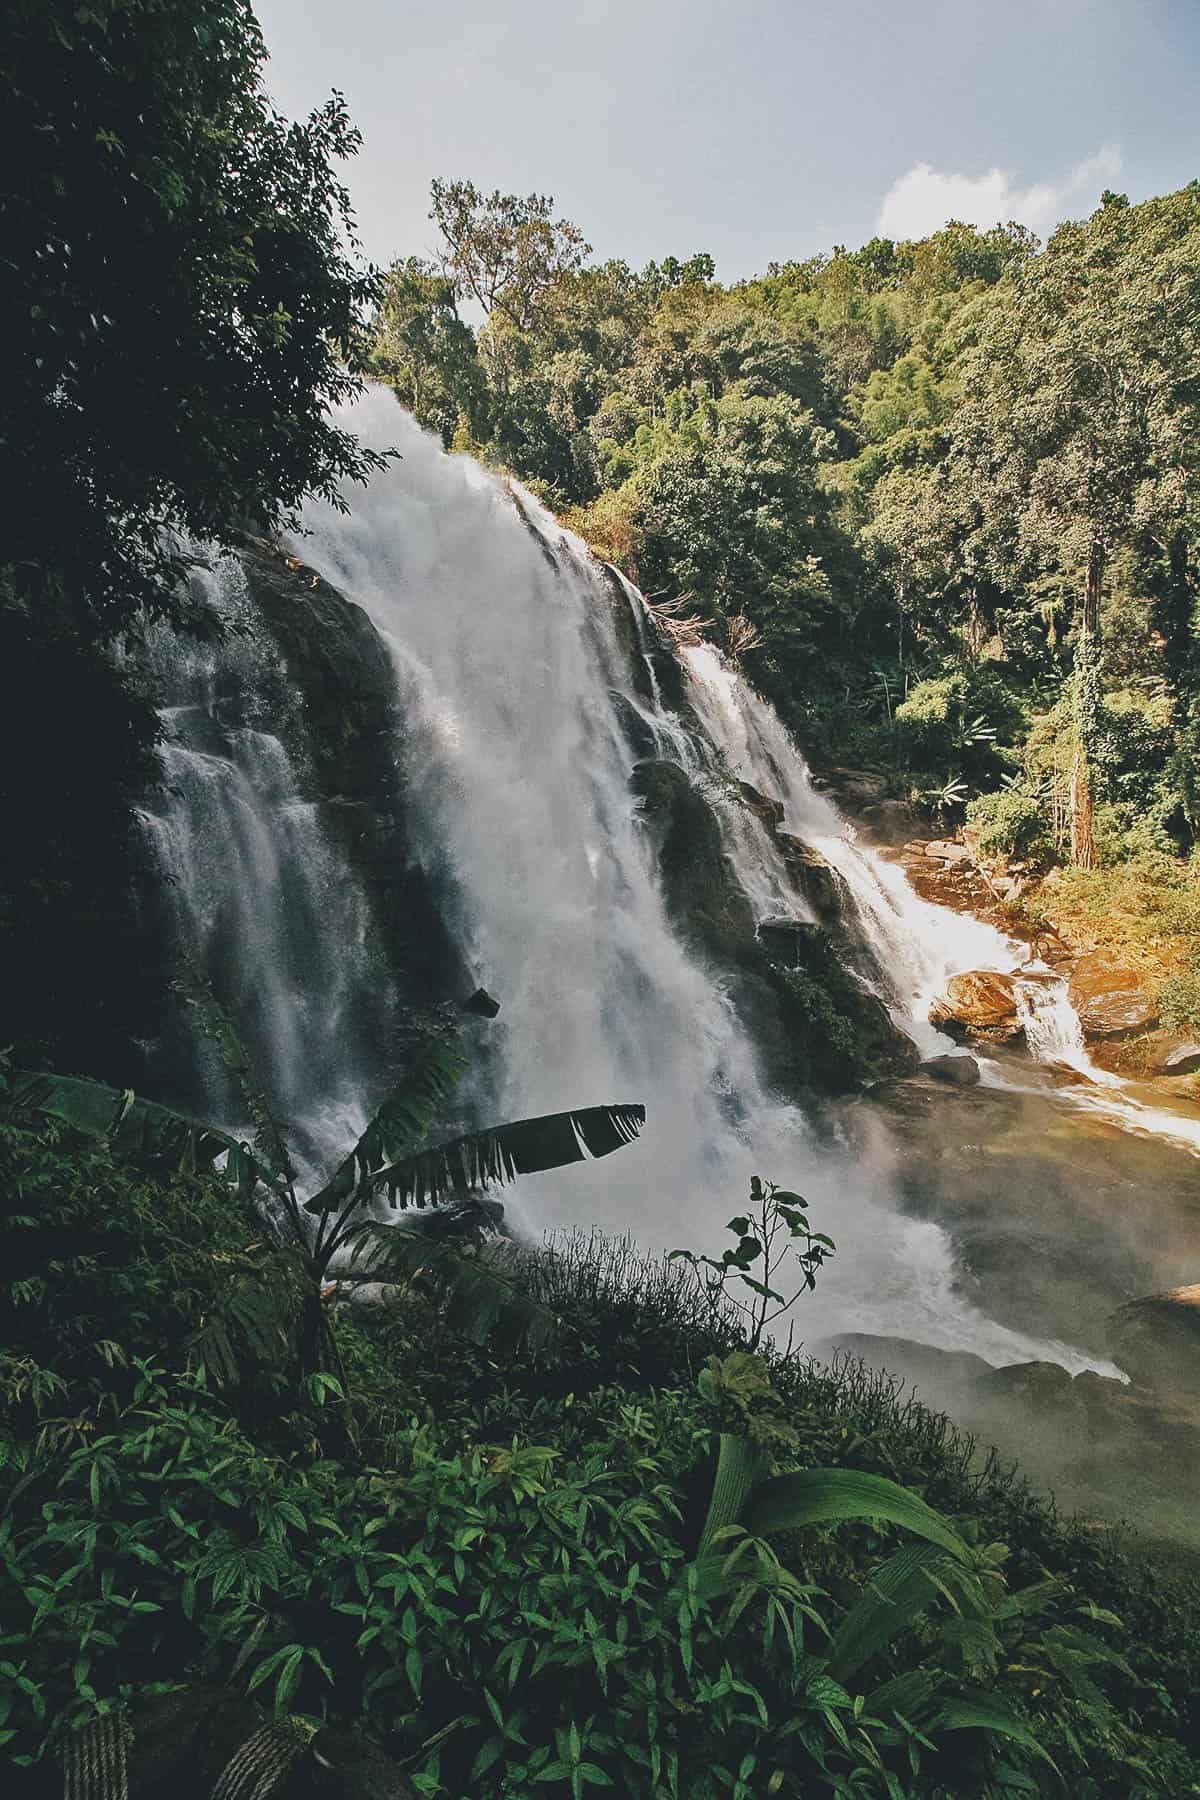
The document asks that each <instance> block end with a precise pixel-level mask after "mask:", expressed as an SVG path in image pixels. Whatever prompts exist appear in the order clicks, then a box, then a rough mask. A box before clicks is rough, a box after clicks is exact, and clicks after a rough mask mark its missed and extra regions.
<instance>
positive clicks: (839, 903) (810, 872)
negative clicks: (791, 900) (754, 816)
mask: <svg viewBox="0 0 1200 1800" xmlns="http://www.w3.org/2000/svg"><path fill="white" fill-rule="evenodd" d="M776 841H777V842H778V844H779V847H780V849H781V850H782V851H783V860H784V862H785V863H786V864H787V870H788V874H789V875H790V876H791V878H792V880H793V881H794V882H795V884H796V887H797V888H798V889H799V891H800V893H801V894H803V896H804V898H805V899H806V900H807V901H808V904H809V905H810V906H811V907H812V909H813V911H814V912H815V913H816V915H817V917H818V919H821V920H823V921H824V923H825V924H827V925H832V924H833V923H834V922H835V921H836V920H838V919H840V918H841V916H842V913H843V911H844V910H845V901H846V884H845V882H844V881H843V880H842V878H841V876H840V875H839V874H838V872H837V870H836V869H835V868H834V866H833V864H832V863H831V862H830V861H829V859H828V858H827V857H824V856H822V855H821V852H820V851H819V850H814V849H813V848H812V847H811V845H809V844H806V843H805V842H804V841H803V839H801V838H798V837H793V836H792V834H791V832H790V831H781V832H779V833H778V834H777V839H776Z"/></svg>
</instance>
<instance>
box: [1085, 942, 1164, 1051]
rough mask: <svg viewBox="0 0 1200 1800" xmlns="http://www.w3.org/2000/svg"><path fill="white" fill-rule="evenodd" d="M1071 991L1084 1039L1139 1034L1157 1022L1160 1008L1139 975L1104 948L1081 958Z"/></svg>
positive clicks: (1134, 1035) (1148, 1029)
mask: <svg viewBox="0 0 1200 1800" xmlns="http://www.w3.org/2000/svg"><path fill="white" fill-rule="evenodd" d="M1070 994H1071V1004H1072V1005H1073V1006H1074V1008H1075V1010H1076V1012H1077V1013H1078V1014H1079V1022H1080V1024H1081V1025H1082V1026H1083V1035H1084V1037H1085V1038H1088V1039H1103V1038H1129V1037H1136V1036H1137V1035H1138V1034H1139V1032H1143V1031H1151V1030H1153V1029H1154V1027H1155V1026H1156V1025H1157V1024H1158V1008H1157V1007H1156V1006H1155V1004H1154V1002H1153V1000H1152V999H1151V998H1150V996H1149V995H1148V994H1147V993H1146V991H1145V989H1144V988H1143V987H1142V985H1141V981H1140V978H1139V977H1138V976H1137V975H1136V974H1135V973H1134V972H1133V971H1132V970H1130V969H1122V968H1119V967H1117V966H1116V964H1114V963H1112V962H1110V961H1109V959H1108V958H1107V957H1106V956H1105V955H1104V954H1103V952H1102V951H1094V952H1093V953H1092V954H1091V955H1090V956H1081V957H1080V959H1079V961H1078V962H1077V963H1076V964H1075V967H1074V969H1073V970H1072V971H1071V987H1070Z"/></svg>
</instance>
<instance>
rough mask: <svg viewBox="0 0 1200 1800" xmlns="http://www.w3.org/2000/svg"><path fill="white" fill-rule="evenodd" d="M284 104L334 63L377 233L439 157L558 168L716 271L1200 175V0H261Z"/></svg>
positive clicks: (562, 185)
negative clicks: (703, 257)
mask: <svg viewBox="0 0 1200 1800" xmlns="http://www.w3.org/2000/svg"><path fill="white" fill-rule="evenodd" d="M255 10H256V12H257V13H258V16H259V20H260V22H261V24H262V27H263V31H264V34H265V36H266V39H267V44H268V46H269V48H270V51H271V62H270V64H269V67H268V71H267V83H268V87H269V89H270V91H271V94H272V97H273V98H274V100H275V102H276V104H277V105H278V106H279V107H280V109H281V110H282V111H284V112H285V113H288V114H290V115H292V116H297V115H300V114H304V113H307V112H308V111H309V110H310V109H311V108H312V107H314V106H316V105H319V104H320V102H321V101H322V100H323V99H324V98H325V97H326V96H327V95H328V93H329V90H330V89H331V88H333V87H336V88H338V89H340V90H341V91H342V92H343V93H344V94H345V95H346V98H347V101H348V103H349V107H350V111H351V114H352V116H353V118H354V120H355V123H356V124H357V125H358V126H359V128H360V129H361V131H362V133H363V137H364V145H363V149H362V152H361V154H360V155H359V156H358V158H357V159H356V160H355V161H354V162H353V163H351V164H350V165H349V167H348V169H347V171H346V176H347V180H348V184H349V187H350V189H351V193H352V194H353V196H354V202H355V206H356V210H357V213H358V219H359V228H360V232H361V235H362V239H363V243H364V246H365V248H366V251H367V253H368V255H369V256H370V257H371V259H372V260H373V261H376V262H379V263H388V262H391V261H393V260H394V259H395V258H396V257H398V256H409V255H428V254H431V253H432V252H433V251H434V250H435V248H436V233H435V231H434V228H433V226H432V225H430V224H429V222H428V212H429V198H428V196H429V184H430V181H431V180H432V179H433V177H434V176H442V177H445V178H447V179H455V178H459V177H465V178H469V179H470V180H472V181H474V182H475V183H476V185H477V186H479V187H481V188H483V189H485V190H487V191H491V190H492V189H493V188H500V189H501V190H503V191H504V192H506V193H521V194H526V193H530V192H534V191H536V192H538V193H545V194H551V195H553V196H554V199H555V202H556V210H557V211H558V212H559V213H560V214H562V215H565V216H566V217H568V218H570V219H573V220H574V221H575V222H576V223H577V224H578V225H579V226H580V227H581V228H582V229H583V231H584V233H585V235H586V236H587V238H588V240H589V241H590V242H591V244H592V245H593V246H594V247H595V250H596V253H597V255H598V256H599V257H600V258H601V259H603V258H607V257H610V256H618V257H623V258H624V259H625V260H626V261H627V262H629V263H631V264H632V265H634V266H635V267H640V266H641V265H642V264H644V263H646V262H648V261H650V260H651V259H655V260H659V259H661V258H662V257H663V256H666V255H675V256H678V257H680V258H686V257H687V256H690V255H691V254H693V253H694V252H696V251H699V250H707V251H709V252H710V253H711V254H712V255H713V256H714V257H715V259H716V263H717V274H718V276H719V277H720V278H721V279H724V280H727V281H731V280H736V279H738V278H740V277H743V276H747V275H751V274H754V273H756V272H759V271H761V270H763V269H765V268H766V266H767V264H768V263H770V262H772V261H780V262H782V261H787V260H788V259H790V258H802V257H805V256H809V255H812V254H814V253H815V252H816V251H819V250H828V249H830V248H832V246H833V245H834V244H837V243H841V244H846V245H848V246H850V247H854V246H856V245H858V244H861V243H864V242H865V241H866V240H867V239H868V238H869V237H871V236H873V235H874V234H875V233H876V232H882V233H883V234H884V235H886V236H889V237H896V238H902V237H919V236H923V235H925V234H926V233H927V232H929V231H932V230H936V229H937V227H938V226H939V225H941V224H943V223H944V222H945V220H946V219H947V218H961V219H967V220H970V221H971V222H973V223H977V224H979V225H981V226H984V227H986V226H989V225H992V224H995V223H996V222H997V220H1000V219H1009V218H1016V219H1018V220H1020V221H1021V222H1022V223H1024V224H1027V225H1029V226H1031V227H1032V228H1033V229H1034V230H1036V231H1037V232H1039V234H1040V235H1042V236H1045V234H1046V233H1047V231H1048V230H1050V229H1052V228H1053V226H1054V225H1055V224H1056V223H1057V222H1058V221H1059V220H1060V219H1063V218H1080V217H1084V216H1086V214H1087V213H1088V212H1090V211H1091V210H1092V208H1093V207H1094V206H1095V205H1096V204H1097V202H1098V201H1099V198H1100V195H1101V193H1102V192H1103V190H1104V189H1105V188H1107V187H1111V188H1115V189H1116V190H1117V191H1119V192H1122V193H1128V195H1129V196H1130V198H1131V199H1132V200H1135V201H1136V200H1141V199H1145V198H1146V197H1147V196H1148V195H1150V194H1155V193H1164V192H1167V191H1169V190H1170V189H1172V188H1176V187H1180V186H1182V185H1183V183H1184V182H1186V181H1190V180H1192V179H1193V178H1196V177H1200V106H1197V104H1196V93H1197V79H1198V77H1200V0H791V3H790V4H789V3H787V0H549V3H548V0H520V3H519V4H517V3H514V0H437V3H433V0H256V5H255Z"/></svg>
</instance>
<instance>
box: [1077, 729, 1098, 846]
mask: <svg viewBox="0 0 1200 1800" xmlns="http://www.w3.org/2000/svg"><path fill="white" fill-rule="evenodd" d="M1071 861H1072V862H1073V863H1074V865H1075V867H1076V868H1077V869H1094V868H1095V866H1096V840H1095V837H1094V836H1093V834H1092V772H1091V769H1090V768H1089V767H1088V760H1087V751H1086V750H1085V749H1084V747H1083V745H1082V744H1079V745H1077V747H1076V750H1075V764H1074V767H1073V768H1072V770H1071Z"/></svg>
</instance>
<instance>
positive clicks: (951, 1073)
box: [921, 1056, 979, 1087]
mask: <svg viewBox="0 0 1200 1800" xmlns="http://www.w3.org/2000/svg"><path fill="white" fill-rule="evenodd" d="M921 1073H922V1075H929V1076H932V1078H933V1080H934V1081H945V1082H947V1083H948V1084H949V1085H950V1086H951V1087H978V1085H979V1064H978V1063H977V1062H976V1061H975V1058H974V1057H973V1056H931V1057H930V1058H929V1060H928V1062H923V1063H922V1064H921Z"/></svg>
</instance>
